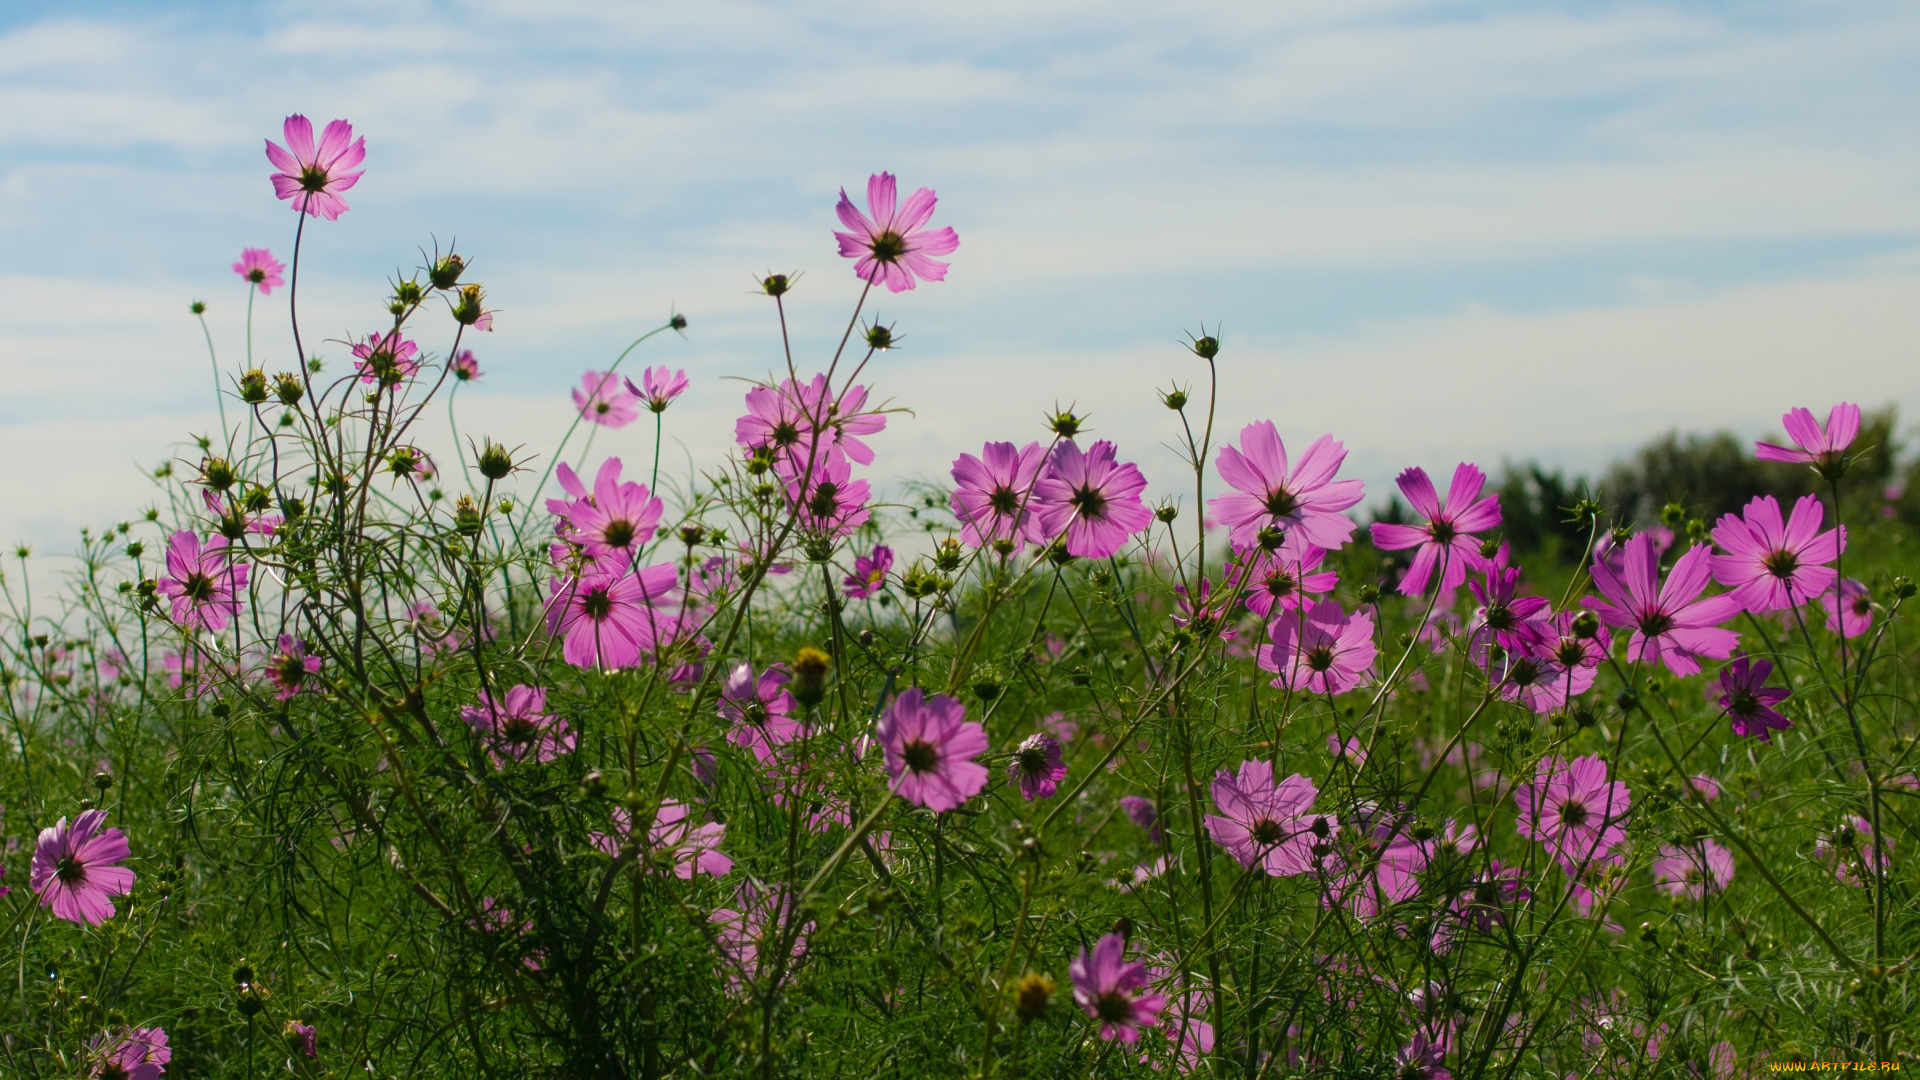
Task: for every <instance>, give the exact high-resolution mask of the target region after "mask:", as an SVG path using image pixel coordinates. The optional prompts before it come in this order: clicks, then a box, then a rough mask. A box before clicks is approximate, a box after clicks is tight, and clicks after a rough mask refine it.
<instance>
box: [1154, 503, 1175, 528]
mask: <svg viewBox="0 0 1920 1080" xmlns="http://www.w3.org/2000/svg"><path fill="white" fill-rule="evenodd" d="M1153 516H1154V517H1156V518H1159V519H1160V522H1161V524H1163V525H1171V524H1173V519H1175V518H1177V517H1179V516H1180V508H1179V507H1177V506H1175V505H1173V504H1172V503H1166V504H1164V505H1162V506H1161V507H1160V508H1159V509H1157V510H1155V511H1154V512H1153Z"/></svg>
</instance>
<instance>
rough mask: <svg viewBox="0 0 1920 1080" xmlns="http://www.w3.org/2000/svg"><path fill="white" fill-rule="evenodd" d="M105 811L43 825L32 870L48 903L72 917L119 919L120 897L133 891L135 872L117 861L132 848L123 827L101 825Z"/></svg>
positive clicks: (89, 920) (97, 922)
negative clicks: (116, 906)
mask: <svg viewBox="0 0 1920 1080" xmlns="http://www.w3.org/2000/svg"><path fill="white" fill-rule="evenodd" d="M106 823H107V812H106V811H105V810H88V811H85V812H83V813H82V814H81V815H80V816H79V817H76V818H74V819H73V825H72V827H71V828H69V827H68V825H67V819H66V818H61V819H60V822H59V824H57V825H54V826H52V827H50V828H45V829H41V830H40V839H39V842H38V843H37V844H36V845H35V847H34V849H33V870H32V872H31V873H30V874H29V875H28V880H29V882H30V883H31V884H32V885H33V891H34V892H36V893H38V894H39V896H40V903H41V905H42V906H44V907H46V908H49V909H51V910H52V911H53V913H54V914H55V915H56V916H58V917H60V918H62V919H65V920H67V921H68V922H77V923H86V924H87V925H88V926H98V925H100V924H101V923H103V922H106V921H107V920H108V919H111V918H113V912H114V908H113V900H112V899H111V898H112V897H115V896H125V895H127V894H128V893H130V892H132V891H133V882H134V875H133V871H131V870H129V869H127V868H126V867H124V866H117V865H115V864H116V863H118V862H120V860H122V859H124V858H126V857H127V856H128V855H129V854H131V853H132V850H131V849H130V848H129V847H128V846H127V838H126V837H125V836H124V835H122V834H121V832H120V830H119V829H107V830H105V831H102V830H101V826H103V825H105V824H106Z"/></svg>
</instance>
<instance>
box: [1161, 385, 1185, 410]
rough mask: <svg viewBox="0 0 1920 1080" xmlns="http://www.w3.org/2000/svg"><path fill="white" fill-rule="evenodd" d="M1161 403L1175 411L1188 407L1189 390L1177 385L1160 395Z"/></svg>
mask: <svg viewBox="0 0 1920 1080" xmlns="http://www.w3.org/2000/svg"><path fill="white" fill-rule="evenodd" d="M1160 404H1162V405H1165V406H1166V407H1167V408H1169V409H1172V410H1173V411H1175V412H1179V411H1180V410H1181V409H1184V408H1186V407H1187V392H1186V391H1185V390H1181V389H1179V388H1177V387H1176V388H1174V389H1172V390H1169V391H1167V392H1166V393H1164V394H1161V395H1160Z"/></svg>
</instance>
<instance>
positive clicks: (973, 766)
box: [874, 686, 987, 813]
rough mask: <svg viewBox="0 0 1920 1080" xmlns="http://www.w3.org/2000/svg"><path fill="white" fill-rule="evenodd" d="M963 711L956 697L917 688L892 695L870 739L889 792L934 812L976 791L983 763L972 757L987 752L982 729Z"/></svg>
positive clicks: (984, 769) (984, 774)
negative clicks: (882, 759)
mask: <svg viewBox="0 0 1920 1080" xmlns="http://www.w3.org/2000/svg"><path fill="white" fill-rule="evenodd" d="M966 715H967V710H966V706H964V705H962V704H960V703H959V702H958V701H955V700H954V699H952V698H950V697H947V696H946V695H944V694H935V695H934V696H933V697H927V696H926V695H925V694H924V693H922V691H921V689H920V688H919V687H917V686H915V687H910V688H908V689H907V690H905V691H903V692H902V693H901V694H900V696H899V697H897V698H894V699H893V706H892V707H891V708H890V709H888V710H887V715H886V716H884V717H882V718H881V719H880V723H879V725H878V726H877V727H876V728H875V729H874V737H875V738H876V739H877V740H878V741H879V743H880V748H881V750H883V751H884V752H885V753H886V758H887V776H888V777H889V778H890V785H889V786H891V787H892V789H893V793H894V794H896V795H898V796H900V797H901V798H903V799H905V800H907V801H908V802H910V803H912V804H913V805H915V806H924V807H926V808H927V809H929V810H932V811H934V812H935V813H944V812H946V811H948V810H952V809H954V808H956V807H958V806H959V805H960V804H962V803H964V802H966V801H967V800H968V799H971V798H973V797H974V796H975V795H978V794H980V790H981V789H982V788H984V787H986V786H987V767H986V766H985V765H982V764H980V763H979V762H977V761H975V760H973V759H974V758H976V757H978V756H980V755H981V754H984V753H986V752H987V729H986V728H984V727H982V726H980V725H979V724H975V723H971V722H969V721H968V720H967V719H966Z"/></svg>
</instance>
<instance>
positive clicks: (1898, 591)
mask: <svg viewBox="0 0 1920 1080" xmlns="http://www.w3.org/2000/svg"><path fill="white" fill-rule="evenodd" d="M1889 591H1891V592H1892V593H1893V598H1894V599H1895V600H1911V599H1913V594H1914V591H1915V589H1914V584H1913V579H1912V578H1910V577H1907V576H1906V575H1905V574H1902V575H1901V576H1899V577H1897V578H1894V579H1893V587H1892V589H1891V590H1889Z"/></svg>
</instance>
